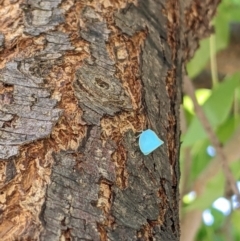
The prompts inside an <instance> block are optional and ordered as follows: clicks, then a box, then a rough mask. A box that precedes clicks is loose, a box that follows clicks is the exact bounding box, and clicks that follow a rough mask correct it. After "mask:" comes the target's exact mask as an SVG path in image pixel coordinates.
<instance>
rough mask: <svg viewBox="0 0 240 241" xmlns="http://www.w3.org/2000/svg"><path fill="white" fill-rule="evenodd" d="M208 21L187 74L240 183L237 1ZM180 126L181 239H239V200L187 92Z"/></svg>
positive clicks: (225, 5)
mask: <svg viewBox="0 0 240 241" xmlns="http://www.w3.org/2000/svg"><path fill="white" fill-rule="evenodd" d="M203 18H204V16H203ZM212 25H213V27H214V33H213V34H212V35H211V36H210V37H209V38H206V39H203V40H202V41H201V42H200V46H199V49H198V50H197V52H196V53H195V56H194V58H193V59H192V60H191V61H190V62H189V63H188V65H187V73H188V76H189V78H190V79H191V80H192V81H193V83H194V86H195V88H196V92H195V94H196V97H197V99H198V102H199V103H200V104H201V106H202V108H203V110H204V112H205V114H206V116H207V118H208V121H209V123H210V124H211V126H212V128H213V130H214V131H215V133H216V135H217V137H218V139H219V141H220V142H221V143H222V149H223V151H224V152H225V155H226V160H225V161H226V162H228V164H229V167H230V168H231V170H232V172H233V176H234V178H235V180H236V182H237V184H238V186H239V188H240V161H239V160H240V0H222V2H221V3H220V5H219V6H218V9H217V13H216V16H215V18H214V19H213V21H212ZM181 130H182V145H181V156H180V162H181V185H180V193H181V200H182V204H181V225H182V227H181V230H182V241H193V240H196V241H233V240H234V241H235V240H236V241H238V240H240V210H239V207H240V206H239V202H238V201H237V199H236V195H235V194H234V193H232V192H231V191H229V189H228V188H227V185H226V177H225V176H224V174H223V171H222V163H221V161H220V160H219V157H218V155H217V153H216V151H215V149H214V147H213V146H212V143H211V141H210V140H209V139H208V136H207V133H206V132H205V131H204V128H203V127H202V125H201V123H200V121H199V119H198V118H197V117H196V114H195V112H194V108H193V103H192V100H191V98H190V97H189V96H187V95H185V96H184V100H183V106H182V109H181Z"/></svg>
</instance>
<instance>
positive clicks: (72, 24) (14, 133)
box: [0, 0, 217, 241]
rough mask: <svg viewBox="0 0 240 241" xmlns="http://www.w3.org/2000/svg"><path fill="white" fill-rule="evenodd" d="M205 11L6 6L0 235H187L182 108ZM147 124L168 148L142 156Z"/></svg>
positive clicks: (160, 5)
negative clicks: (187, 67)
mask: <svg viewBox="0 0 240 241" xmlns="http://www.w3.org/2000/svg"><path fill="white" fill-rule="evenodd" d="M208 2H209V1H208ZM215 2H217V1H212V3H211V4H215ZM201 4H202V3H201ZM201 4H199V5H196V3H195V2H193V3H191V4H190V3H188V4H187V3H186V2H185V3H184V1H179V3H178V2H177V1H175V0H168V1H165V0H158V1H157V0H138V1H135V0H128V1H127V0H119V1H115V0H92V1H90V0H89V1H87V0H83V1H79V0H78V1H77V0H75V1H74V0H69V1H64V0H62V1H61V0H55V1H52V0H51V1H50V0H46V1H40V0H25V1H24V0H2V1H1V0H0V14H1V17H0V51H1V53H0V58H1V62H0V69H1V70H0V71H1V72H0V81H1V82H0V84H1V85H0V95H1V99H0V106H1V111H0V125H1V129H0V158H1V168H0V173H1V175H0V180H1V184H0V185H1V192H0V204H1V222H0V240H44V241H45V240H46V241H51V240H52V241H55V240H61V241H63V240H93V241H97V240H100V241H106V240H112V241H121V240H129V241H130V240H139V241H141V240H142V241H144V240H163V241H164V240H179V235H180V232H179V217H178V205H179V204H178V199H179V192H178V184H179V163H178V156H179V134H180V131H179V113H178V109H179V105H180V102H181V80H182V69H183V64H184V61H185V60H186V59H187V58H188V57H189V56H190V55H191V54H192V52H193V50H194V49H195V48H196V46H197V44H196V43H197V40H198V37H196V36H197V35H193V33H194V31H196V29H198V28H199V29H203V30H204V31H203V32H204V33H205V32H207V31H208V21H209V19H210V17H211V16H212V14H213V11H212V12H211V11H210V12H208V14H207V16H206V18H205V19H204V21H203V19H202V18H201V19H200V18H199V19H200V20H199V21H198V17H199V16H200V15H199V13H201V12H199V11H198V8H196V6H197V7H199V6H200V7H202V8H201V9H205V10H206V11H207V9H208V10H209V8H208V6H207V4H206V3H204V2H203V4H202V5H201ZM203 6H204V7H203ZM196 9H197V10H196ZM205 21H206V22H207V25H204V23H206V22H205ZM193 36H194V38H195V41H194V45H192V46H191V48H190V47H188V46H190V45H189V44H188V43H189V41H190V40H192V39H193ZM148 128H150V129H152V130H154V131H155V132H156V133H157V135H158V136H159V137H160V138H161V139H162V140H164V145H162V146H161V147H160V148H158V149H156V150H155V151H154V152H152V153H151V154H149V155H143V154H142V153H141V152H140V150H139V145H138V135H139V134H140V133H141V131H143V130H145V129H148Z"/></svg>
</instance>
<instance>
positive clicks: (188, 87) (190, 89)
mask: <svg viewBox="0 0 240 241" xmlns="http://www.w3.org/2000/svg"><path fill="white" fill-rule="evenodd" d="M184 91H185V93H186V94H187V95H189V97H190V98H191V99H192V101H193V105H194V109H195V112H196V115H197V117H198V118H199V120H200V122H201V124H202V126H203V127H204V129H205V131H206V133H207V135H208V137H209V139H210V141H211V143H212V145H213V147H214V148H215V150H216V153H217V155H218V156H219V159H220V161H221V162H222V167H223V172H224V175H225V177H226V181H227V183H228V185H229V187H230V188H231V190H232V192H233V193H235V194H236V195H237V196H240V193H239V190H238V188H237V184H236V181H235V179H234V177H233V174H232V172H231V170H230V168H229V166H228V161H227V157H226V155H225V153H224V151H223V149H222V146H221V143H220V142H219V140H218V138H217V136H216V134H215V133H214V131H213V129H212V127H211V125H210V123H209V121H208V119H207V117H206V115H205V113H204V111H203V109H202V108H201V106H200V105H199V104H198V101H197V98H196V96H195V89H194V86H193V84H192V81H191V80H190V79H189V78H188V77H187V76H185V78H184Z"/></svg>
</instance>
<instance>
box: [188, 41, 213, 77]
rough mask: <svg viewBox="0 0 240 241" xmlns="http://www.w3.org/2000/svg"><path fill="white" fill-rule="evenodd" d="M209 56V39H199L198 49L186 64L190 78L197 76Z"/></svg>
mask: <svg viewBox="0 0 240 241" xmlns="http://www.w3.org/2000/svg"><path fill="white" fill-rule="evenodd" d="M209 56H210V46H209V39H208V38H207V39H203V40H202V41H200V45H199V48H198V50H197V51H196V53H195V55H194V58H192V59H191V60H190V61H189V62H188V64H187V73H188V76H189V77H190V78H194V77H195V76H197V75H198V74H199V73H200V72H201V71H202V70H203V69H204V67H205V65H206V64H207V62H208V60H209Z"/></svg>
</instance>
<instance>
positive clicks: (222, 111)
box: [182, 73, 240, 147]
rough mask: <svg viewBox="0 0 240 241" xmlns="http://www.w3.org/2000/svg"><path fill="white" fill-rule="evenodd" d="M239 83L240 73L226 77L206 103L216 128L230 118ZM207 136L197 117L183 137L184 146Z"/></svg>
mask: <svg viewBox="0 0 240 241" xmlns="http://www.w3.org/2000/svg"><path fill="white" fill-rule="evenodd" d="M239 83H240V74H239V73H238V74H234V75H232V76H231V77H228V78H226V79H225V81H224V82H222V83H221V84H219V85H218V86H217V88H216V89H214V90H213V92H212V95H211V96H210V98H209V99H208V100H207V101H206V102H205V103H204V105H203V110H204V112H205V114H206V116H207V118H208V120H209V123H210V124H211V126H212V127H213V129H214V130H216V128H217V127H218V126H219V125H221V124H222V123H223V122H224V121H225V120H226V119H227V118H228V115H229V112H230V110H231V107H232V103H233V98H234V91H235V88H236V87H238V86H239ZM205 138H207V134H206V132H205V130H204V128H203V127H202V125H201V123H200V121H199V119H198V118H197V117H195V118H193V120H192V122H191V124H190V127H189V129H188V131H187V132H186V134H185V136H183V138H182V140H183V143H182V146H183V147H186V146H191V145H193V144H194V143H196V142H198V141H199V140H203V139H205Z"/></svg>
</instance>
